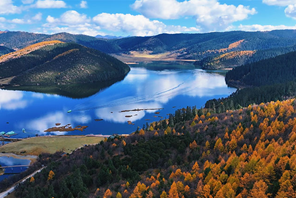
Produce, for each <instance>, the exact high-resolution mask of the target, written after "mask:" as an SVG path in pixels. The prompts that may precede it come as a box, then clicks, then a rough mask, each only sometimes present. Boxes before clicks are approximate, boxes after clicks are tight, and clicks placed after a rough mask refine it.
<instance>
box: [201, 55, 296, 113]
mask: <svg viewBox="0 0 296 198" xmlns="http://www.w3.org/2000/svg"><path fill="white" fill-rule="evenodd" d="M295 61H296V52H290V53H287V54H284V55H280V56H277V57H274V58H270V59H266V60H261V61H259V62H255V63H251V64H246V65H243V66H240V67H237V68H234V69H233V70H231V71H229V72H228V73H227V74H226V77H225V79H226V83H227V84H228V85H229V86H234V87H238V88H239V90H238V91H236V92H235V93H234V94H232V95H230V96H229V97H227V98H221V99H218V100H216V99H214V100H210V101H208V102H207V103H206V105H205V107H206V108H211V109H215V110H216V111H217V112H224V111H225V110H227V109H237V108H241V107H246V106H248V105H249V104H260V103H261V102H269V101H277V100H284V99H287V98H291V97H295V96H296V65H295Z"/></svg>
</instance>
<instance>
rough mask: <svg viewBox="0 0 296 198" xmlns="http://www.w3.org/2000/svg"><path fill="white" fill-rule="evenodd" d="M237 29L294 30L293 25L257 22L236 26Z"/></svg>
mask: <svg viewBox="0 0 296 198" xmlns="http://www.w3.org/2000/svg"><path fill="white" fill-rule="evenodd" d="M238 29H239V30H242V31H272V30H295V29H296V25H295V26H286V25H277V26H274V25H259V24H254V25H240V26H239V27H238Z"/></svg>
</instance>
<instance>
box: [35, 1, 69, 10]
mask: <svg viewBox="0 0 296 198" xmlns="http://www.w3.org/2000/svg"><path fill="white" fill-rule="evenodd" d="M34 7H36V8H66V7H67V5H66V3H65V2H64V1H59V0H38V1H37V2H36V4H35V5H34Z"/></svg>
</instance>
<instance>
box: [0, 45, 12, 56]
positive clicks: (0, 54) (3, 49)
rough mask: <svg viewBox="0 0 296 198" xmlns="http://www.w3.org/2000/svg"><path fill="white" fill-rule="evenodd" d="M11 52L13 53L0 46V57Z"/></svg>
mask: <svg viewBox="0 0 296 198" xmlns="http://www.w3.org/2000/svg"><path fill="white" fill-rule="evenodd" d="M13 51H14V50H13V49H10V48H8V47H3V46H0V56H2V55H4V54H8V53H10V52H13Z"/></svg>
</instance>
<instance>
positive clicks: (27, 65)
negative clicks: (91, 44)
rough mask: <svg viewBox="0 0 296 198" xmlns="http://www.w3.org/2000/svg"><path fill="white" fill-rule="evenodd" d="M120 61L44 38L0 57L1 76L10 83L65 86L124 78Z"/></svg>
mask: <svg viewBox="0 0 296 198" xmlns="http://www.w3.org/2000/svg"><path fill="white" fill-rule="evenodd" d="M129 70H130V68H129V66H128V65H126V64H124V63H122V62H121V61H119V60H117V59H115V58H113V57H111V56H109V55H107V54H104V53H102V52H99V51H97V50H94V49H91V48H86V47H84V46H81V45H78V44H75V43H63V42H60V41H47V42H41V43H37V44H34V45H31V46H28V47H26V48H24V49H22V50H19V51H16V52H12V53H10V54H6V55H4V56H1V57H0V78H8V77H14V78H13V80H12V81H11V82H10V84H11V85H65V84H81V83H90V82H103V81H108V80H114V79H117V78H122V77H124V76H125V75H126V74H127V73H128V72H129Z"/></svg>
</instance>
